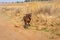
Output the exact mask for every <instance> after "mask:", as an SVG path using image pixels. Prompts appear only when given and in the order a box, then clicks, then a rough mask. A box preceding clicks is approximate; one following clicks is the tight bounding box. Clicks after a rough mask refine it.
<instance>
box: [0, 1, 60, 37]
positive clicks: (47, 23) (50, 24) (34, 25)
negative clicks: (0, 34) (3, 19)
mask: <svg viewBox="0 0 60 40" xmlns="http://www.w3.org/2000/svg"><path fill="white" fill-rule="evenodd" d="M4 5H5V6H4ZM4 5H1V6H0V14H1V15H4V16H7V17H9V19H10V21H12V24H14V25H16V26H19V27H20V28H23V25H24V22H23V20H22V18H23V16H24V15H25V14H28V13H32V20H31V23H30V24H31V26H30V27H29V30H32V29H33V30H36V31H40V32H41V31H44V32H47V34H50V35H48V36H49V37H50V38H54V37H55V36H60V4H58V3H48V2H46V3H45V2H41V3H40V2H33V3H18V4H4ZM33 30H32V31H33Z"/></svg>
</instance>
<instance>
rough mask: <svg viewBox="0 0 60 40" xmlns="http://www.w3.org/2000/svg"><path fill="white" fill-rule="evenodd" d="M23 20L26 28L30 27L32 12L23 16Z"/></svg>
mask: <svg viewBox="0 0 60 40" xmlns="http://www.w3.org/2000/svg"><path fill="white" fill-rule="evenodd" d="M23 20H24V28H28V27H29V26H30V21H31V13H29V14H26V15H25V16H24V17H23Z"/></svg>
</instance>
